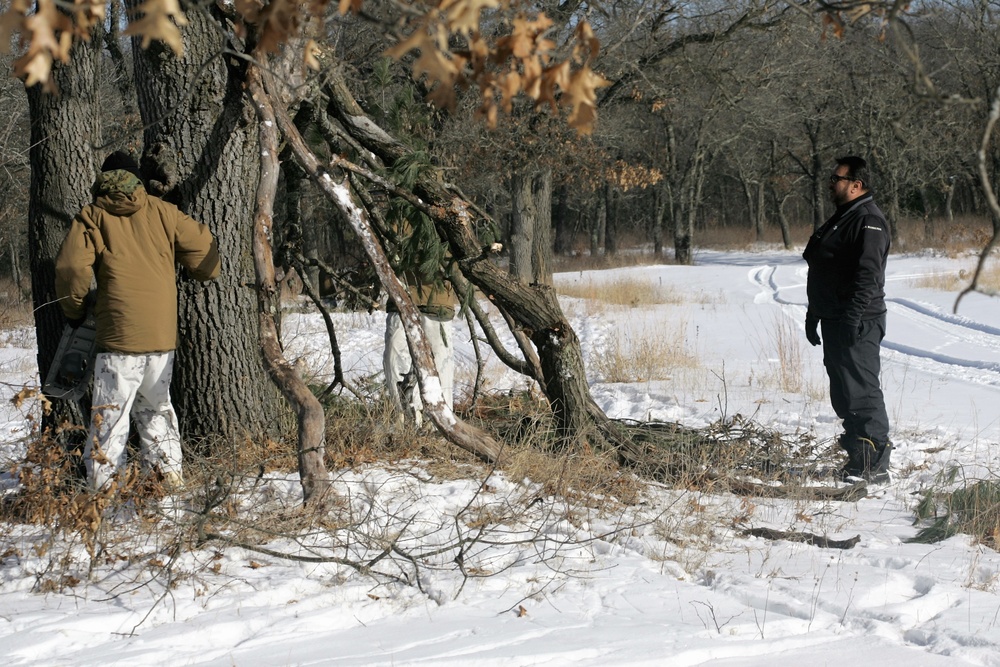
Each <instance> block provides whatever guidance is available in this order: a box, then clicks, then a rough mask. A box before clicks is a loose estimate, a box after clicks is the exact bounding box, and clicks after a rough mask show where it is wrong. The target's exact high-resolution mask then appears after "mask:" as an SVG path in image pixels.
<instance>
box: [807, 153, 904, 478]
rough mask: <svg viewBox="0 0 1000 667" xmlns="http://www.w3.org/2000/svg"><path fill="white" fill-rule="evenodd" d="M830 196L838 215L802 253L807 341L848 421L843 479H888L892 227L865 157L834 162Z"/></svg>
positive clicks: (836, 405)
mask: <svg viewBox="0 0 1000 667" xmlns="http://www.w3.org/2000/svg"><path fill="white" fill-rule="evenodd" d="M830 198H831V200H832V201H833V203H834V204H835V205H836V206H837V210H836V211H834V213H833V216H832V217H831V218H830V219H829V220H827V221H826V223H825V224H823V225H822V226H821V227H820V228H819V229H817V230H816V232H815V233H814V234H813V235H812V237H811V238H810V239H809V243H808V244H807V245H806V249H805V252H803V253H802V256H803V257H804V258H805V260H806V263H807V264H808V265H809V274H808V278H807V280H806V293H807V296H808V299H809V306H808V311H807V313H806V338H807V339H808V340H809V342H810V343H811V344H813V345H820V344H821V343H822V345H823V364H824V365H825V366H826V371H827V375H828V376H829V378H830V401H831V403H832V404H833V409H834V412H836V413H837V416H838V417H840V418H841V419H842V420H843V421H844V433H843V434H842V435H841V436H840V446H841V447H843V448H844V449H845V450H847V457H848V459H847V464H846V465H845V466H844V468H843V470H841V476H842V477H843V478H844V479H848V478H863V479H866V480H869V481H879V482H881V481H887V480H888V477H889V456H890V454H891V453H892V445H891V444H890V442H889V417H888V415H887V414H886V410H885V399H884V397H883V395H882V389H881V387H880V386H879V371H880V367H881V360H880V357H879V346H880V344H881V342H882V339H883V338H884V337H885V319H886V317H885V316H886V306H885V291H884V287H885V266H886V259H887V257H888V255H889V228H888V225H887V224H886V220H885V215H884V214H883V213H882V211H881V210H879V208H878V206H876V205H875V202H874V201H873V196H872V192H871V176H870V175H869V171H868V164H867V163H866V162H865V160H863V159H862V158H860V157H857V156H847V157H842V158H839V159H838V160H837V166H836V168H835V169H834V172H833V174H832V175H831V176H830ZM820 328H821V329H822V340H821V339H820V333H819V329H820Z"/></svg>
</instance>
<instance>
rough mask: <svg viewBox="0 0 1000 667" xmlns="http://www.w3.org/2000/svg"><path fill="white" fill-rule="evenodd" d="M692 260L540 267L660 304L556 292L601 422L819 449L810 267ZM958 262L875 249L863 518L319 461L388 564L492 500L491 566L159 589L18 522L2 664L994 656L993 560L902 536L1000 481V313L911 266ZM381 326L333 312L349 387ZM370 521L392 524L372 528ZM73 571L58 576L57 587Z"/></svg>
mask: <svg viewBox="0 0 1000 667" xmlns="http://www.w3.org/2000/svg"><path fill="white" fill-rule="evenodd" d="M696 261H697V265H696V266H693V267H678V266H656V267H641V268H629V269H615V270H609V271H596V272H582V273H566V274H560V275H558V276H557V277H556V282H557V284H558V285H560V286H565V287H567V289H568V288H570V287H572V285H573V284H574V283H580V284H586V283H588V282H602V281H603V282H612V281H625V282H633V283H644V284H648V285H649V286H650V287H651V288H653V289H657V290H663V291H665V292H668V293H670V294H672V295H674V296H675V298H671V299H668V301H670V302H669V303H663V304H658V305H650V306H637V307H634V308H626V307H618V306H611V305H607V304H602V303H596V302H594V301H590V300H586V299H581V298H565V299H563V302H564V306H565V308H566V310H567V313H568V314H569V315H570V316H571V319H572V323H573V325H574V327H576V329H577V332H578V334H579V335H580V338H581V340H582V342H583V346H584V350H585V353H586V354H587V355H588V362H589V364H590V366H589V367H590V369H591V370H590V372H591V383H592V388H593V393H594V396H595V398H596V399H597V401H598V402H599V404H600V405H601V407H602V408H603V409H604V410H605V411H606V412H608V413H609V414H610V415H612V416H615V417H628V418H634V419H643V420H646V419H654V420H667V421H680V422H683V423H685V424H688V425H693V426H700V425H706V424H709V423H712V422H715V421H717V420H719V419H722V418H725V419H728V418H732V417H733V416H735V415H744V416H747V417H752V418H753V419H754V420H756V421H757V422H759V423H761V424H764V425H766V426H769V427H771V428H774V429H777V430H779V431H781V432H783V433H787V434H802V433H806V434H810V435H812V436H814V437H815V438H817V439H818V440H820V441H829V440H830V439H831V438H833V437H834V436H836V434H837V433H838V431H839V424H838V422H837V420H836V418H835V416H834V415H833V413H832V410H831V409H830V407H829V404H828V400H827V397H826V390H825V374H824V372H823V368H822V356H821V352H820V350H819V348H812V347H810V346H809V345H808V344H807V343H806V342H805V339H804V335H803V332H802V324H801V323H802V320H803V319H804V314H805V273H806V268H805V265H804V263H803V262H802V261H801V259H800V258H799V255H798V254H797V253H793V252H788V253H786V252H777V251H768V252H758V253H748V252H744V253H734V252H708V251H706V252H700V253H698V254H697V255H696ZM973 264H974V261H973V259H971V258H962V259H950V258H946V257H936V256H929V255H921V256H905V257H900V256H893V257H891V258H890V263H889V271H888V282H887V286H886V291H887V296H888V301H889V318H888V336H887V338H886V340H885V342H884V344H883V345H884V348H883V387H884V390H885V394H886V403H887V407H888V409H889V414H890V418H891V420H892V422H893V436H892V437H893V441H894V443H895V446H896V450H895V453H894V458H893V468H894V472H895V479H894V480H893V482H892V483H890V484H889V485H887V486H885V487H882V488H880V489H878V490H875V491H874V492H873V493H871V494H870V495H869V497H868V498H866V499H864V500H861V501H858V502H854V503H842V502H818V501H807V500H801V499H800V500H768V499H761V498H753V499H743V498H738V497H734V496H730V495H728V494H722V495H711V496H710V495H702V494H698V493H694V492H686V491H677V490H671V489H664V488H659V487H657V486H652V487H651V488H650V489H649V490H648V492H647V493H646V495H645V496H644V498H643V502H641V503H639V504H637V505H632V506H621V505H616V504H613V503H609V504H607V505H605V506H603V507H595V508H591V509H587V508H585V507H579V506H577V507H572V508H568V507H566V506H564V505H562V504H561V503H560V502H559V501H558V499H554V498H547V497H545V498H542V497H541V496H540V495H539V494H540V491H539V490H538V489H536V488H534V487H533V486H532V485H531V484H530V483H515V482H514V481H511V480H508V479H505V478H504V477H503V476H501V475H493V476H491V477H490V478H489V479H488V480H481V479H479V480H476V479H448V478H442V477H434V476H433V475H432V474H431V473H430V472H429V471H428V469H427V465H426V464H425V463H423V462H411V463H403V464H400V465H399V466H394V467H393V468H391V469H387V468H379V467H362V468H359V469H356V470H345V471H337V482H336V483H337V488H338V491H339V492H340V493H341V494H342V495H343V496H345V497H349V498H351V499H352V502H355V503H358V504H359V505H364V506H365V507H367V508H369V509H370V510H372V511H371V514H370V516H373V517H378V516H383V517H384V516H392V517H396V520H398V521H402V522H403V523H405V524H406V527H405V530H406V531H409V532H407V533H405V539H406V540H408V541H407V542H406V543H405V544H403V546H404V548H405V549H406V550H409V551H411V552H415V551H418V550H420V549H422V548H425V549H430V548H433V547H434V546H435V545H447V544H449V543H452V542H454V541H455V540H456V539H457V538H459V537H461V534H460V533H461V531H462V530H463V528H461V527H459V528H456V527H454V526H453V525H452V524H462V525H463V526H465V527H466V528H468V526H470V525H472V522H469V521H466V522H465V523H464V524H463V523H462V522H445V523H444V524H442V523H441V522H439V521H435V519H436V518H440V517H451V516H455V515H456V514H461V515H462V516H467V515H468V512H469V507H470V506H472V505H475V506H476V507H486V508H491V511H495V510H496V508H500V507H503V508H508V509H509V510H510V512H511V515H510V519H509V520H508V521H501V522H498V523H494V524H492V525H491V528H490V529H489V530H490V532H489V534H488V536H489V538H490V540H489V543H488V544H487V543H486V542H485V541H484V542H483V543H480V544H476V545H474V548H471V549H470V550H469V552H468V553H467V554H466V556H467V562H466V566H467V568H466V572H471V573H473V575H475V574H480V575H491V576H478V577H477V576H472V577H470V578H468V579H466V578H464V577H463V576H462V574H461V573H460V572H459V571H458V568H457V567H454V565H453V563H451V560H453V559H454V552H453V551H452V552H447V553H446V555H445V556H442V560H441V561H440V566H439V567H423V568H421V569H420V572H419V575H420V576H419V585H403V584H398V583H392V582H391V581H389V580H388V579H387V578H386V577H382V578H381V579H380V578H378V577H371V576H362V575H359V574H356V573H354V572H353V571H352V570H351V569H349V568H346V567H344V566H342V565H338V564H336V563H331V562H309V561H308V560H300V561H291V560H287V559H281V558H277V557H273V556H269V555H267V554H261V553H259V552H250V551H245V550H243V549H240V548H236V547H229V548H222V547H218V546H213V545H212V544H211V543H209V545H208V546H207V547H206V548H204V549H188V550H184V551H183V552H180V553H174V554H172V555H173V560H171V569H170V572H172V573H173V574H174V575H178V574H183V576H174V578H173V580H172V582H171V583H170V585H169V586H167V585H164V581H163V577H161V576H158V575H157V572H160V573H162V572H165V571H166V569H165V568H163V567H160V566H161V565H162V562H161V561H166V560H170V558H169V556H170V555H171V554H170V553H167V551H168V550H167V548H166V546H165V545H164V544H161V543H160V542H159V541H158V539H159V538H158V537H157V536H156V534H155V531H154V532H153V533H152V534H151V535H150V536H148V537H147V538H145V539H147V540H148V542H147V543H146V544H145V545H144V548H145V554H146V555H145V557H144V559H143V558H136V557H134V556H133V557H132V559H131V560H115V559H114V558H105V559H103V560H102V561H101V562H98V563H90V561H89V559H88V557H87V555H86V552H85V551H83V549H82V547H81V546H80V545H79V544H75V543H74V542H73V540H72V539H71V538H69V537H67V538H66V540H64V542H63V543H60V544H58V545H55V546H54V545H53V544H52V543H51V541H46V540H45V539H44V536H43V535H41V534H40V533H39V531H38V530H37V529H36V528H34V527H30V526H13V525H0V530H2V531H3V532H4V533H5V535H4V536H3V542H2V543H0V561H2V564H0V642H2V646H3V649H4V651H3V652H4V654H5V655H6V660H7V662H8V664H11V665H25V664H33V665H117V664H121V665H239V666H251V665H260V666H264V665H267V666H270V665H497V666H501V665H502V666H503V667H512V666H515V665H517V666H520V665H552V666H556V665H595V666H597V665H600V666H606V665H670V666H671V667H674V666H683V665H703V664H712V665H764V664H766V665H768V666H769V667H780V666H782V665H796V666H799V665H802V664H809V665H817V666H818V665H826V664H830V665H838V666H842V665H845V664H856V665H867V664H906V665H916V666H920V665H938V664H941V665H944V664H978V665H1000V596H998V595H997V590H998V585H1000V584H998V575H1000V554H997V553H996V552H994V551H992V550H990V549H988V548H986V547H983V546H981V545H977V544H975V543H974V542H973V541H972V540H970V539H969V538H968V537H966V536H962V535H959V536H955V537H952V538H950V539H948V540H946V541H944V542H940V543H937V544H931V545H927V544H915V543H910V542H908V541H907V540H908V539H909V538H911V537H913V536H914V535H915V533H916V531H917V528H916V527H915V526H914V525H913V522H914V511H913V510H914V507H915V505H916V503H917V502H918V500H919V498H920V497H921V495H922V493H923V492H924V491H926V490H927V489H929V488H933V487H941V486H942V485H943V484H944V482H943V481H942V480H943V478H944V476H945V475H946V474H948V473H949V472H950V471H957V473H958V478H959V479H960V480H970V479H992V478H995V477H996V473H997V471H998V470H1000V446H998V443H1000V308H998V305H1000V304H998V302H997V301H996V300H991V299H988V298H986V297H982V296H979V295H970V296H968V297H966V299H965V300H964V301H963V302H962V306H961V309H960V310H959V312H958V313H957V314H953V313H952V306H953V303H954V299H955V294H954V293H950V292H944V291H937V290H934V289H930V288H928V287H926V286H925V285H926V284H927V280H926V278H927V277H928V276H932V275H934V274H944V273H956V272H958V271H959V270H962V269H965V270H970V269H971V268H972V267H973ZM678 295H679V296H678ZM383 317H384V316H382V315H379V314H376V315H372V316H369V315H365V314H342V315H339V316H338V317H337V326H338V336H339V340H340V341H341V345H342V352H343V355H344V366H345V368H346V369H347V370H348V371H349V374H350V375H351V376H352V377H355V378H358V377H362V376H370V375H372V374H373V373H376V372H377V371H378V369H379V367H380V363H381V349H382V326H383ZM456 331H459V332H461V328H460V327H457V328H456ZM30 333H31V332H23V331H22V332H6V333H5V334H3V336H4V337H3V340H0V344H3V347H0V379H2V380H3V381H4V382H5V385H4V386H5V387H6V388H7V390H8V391H9V393H10V394H13V393H15V392H16V391H18V390H19V389H20V388H21V387H22V386H23V385H24V384H25V383H31V382H33V380H32V378H31V366H32V363H33V358H34V353H33V351H32V350H31V349H30V342H31V335H30ZM285 335H286V339H287V345H288V349H289V351H290V353H292V354H294V355H302V356H303V357H304V358H305V360H306V362H307V364H308V366H309V367H310V368H311V369H312V370H313V371H314V372H315V373H316V374H317V376H318V379H322V377H324V376H325V375H326V374H329V372H330V368H331V367H332V362H331V360H330V359H329V358H328V356H329V355H328V353H327V352H325V351H324V341H325V332H324V329H323V326H322V322H321V321H320V319H319V318H318V317H317V316H315V315H312V314H308V313H306V314H293V315H289V316H288V318H287V319H286V324H285ZM460 338H461V339H462V340H461V341H460V344H459V361H458V363H459V365H460V366H461V367H463V368H464V369H465V370H463V371H462V372H461V374H460V379H461V381H462V385H461V387H460V391H461V390H462V389H463V388H465V387H467V385H468V384H469V383H470V382H471V379H472V371H471V369H472V367H473V366H474V360H473V355H472V348H471V345H470V343H469V340H468V334H467V332H461V333H460ZM663 339H670V340H673V341H675V342H676V344H677V345H678V346H680V347H682V348H683V349H684V351H685V352H686V354H687V355H688V356H689V357H691V358H694V359H696V360H697V362H696V363H691V364H688V365H685V366H678V367H676V368H673V369H671V370H670V372H669V374H667V375H664V376H663V377H653V378H650V379H648V380H644V381H642V382H634V383H608V382H604V379H605V378H603V377H600V374H599V373H598V372H597V371H596V370H595V369H600V368H601V367H602V365H601V363H600V362H601V357H602V356H606V355H607V354H608V350H609V349H610V346H612V345H613V344H614V341H615V340H624V341H628V342H629V343H630V344H634V345H639V344H642V343H643V342H644V341H650V340H663ZM489 368H490V372H489V376H488V384H489V387H490V388H492V389H504V388H510V387H521V386H525V385H524V381H523V380H521V379H519V378H516V377H513V376H512V375H511V374H509V373H507V372H505V371H504V370H503V369H502V368H501V367H500V365H499V363H497V362H495V361H494V362H491V364H490V366H489ZM789 371H791V373H789ZM789 374H790V375H791V376H792V378H793V380H795V381H791V380H789ZM783 377H784V378H785V379H784V380H783V379H782V378H783ZM0 410H2V411H0V425H2V438H3V440H4V442H3V443H2V445H0V470H3V469H6V468H8V467H9V466H10V465H11V464H12V463H13V462H15V461H17V460H18V459H19V458H20V457H21V456H22V455H23V446H22V445H21V444H20V442H19V438H21V437H22V435H23V433H24V431H25V429H26V422H25V420H24V417H23V415H22V412H21V411H20V410H17V409H15V408H14V407H13V406H11V405H7V404H6V403H5V404H4V405H3V407H2V408H0ZM0 484H2V488H3V489H6V490H7V492H9V491H10V490H11V489H12V488H13V487H14V482H13V480H12V479H11V478H10V477H9V475H4V476H2V477H0ZM252 493H253V494H256V496H254V497H256V498H264V497H267V498H270V499H272V501H273V499H275V498H277V499H285V501H287V502H288V504H289V505H294V504H295V496H296V494H297V493H298V485H297V481H296V479H295V478H294V477H288V478H281V477H279V476H275V475H271V476H268V477H266V478H265V479H263V481H262V482H260V484H258V486H256V487H255V488H254V490H253V491H252ZM248 502H250V501H249V500H248ZM463 511H465V514H462V513H463ZM120 520H121V521H123V522H127V521H128V520H129V519H128V518H127V517H126V518H123V519H120ZM134 520H135V519H134ZM749 527H754V528H774V529H777V530H783V531H790V530H796V531H805V532H810V533H814V534H819V535H825V536H828V537H830V538H834V539H848V538H851V537H854V536H859V537H860V541H859V543H858V544H857V545H856V546H854V547H853V548H851V549H832V548H829V549H828V548H820V547H815V546H810V545H806V544H802V543H795V542H787V541H780V540H778V541H774V540H767V539H763V538H756V537H748V536H745V535H743V534H742V532H741V531H742V530H744V529H746V528H749ZM380 529H381V530H382V531H383V532H384V533H385V534H389V533H392V534H394V535H398V534H403V533H400V532H399V531H402V530H404V529H403V528H402V527H401V524H392V525H390V523H385V524H382V525H381V526H380ZM456 531H458V532H456ZM466 534H467V533H466ZM309 539H313V538H312V537H310V536H307V537H306V538H302V539H299V540H297V541H293V540H290V539H288V538H286V537H283V538H276V539H275V540H274V541H273V542H272V543H269V544H267V547H268V548H271V549H273V550H275V551H281V552H284V553H294V554H297V555H299V556H309V555H311V554H316V553H320V552H321V551H322V548H323V545H321V544H318V543H316V544H314V543H312V542H309V541H308V540H309ZM315 539H317V540H319V538H318V537H317V538H315ZM56 547H58V548H56ZM357 548H358V549H359V552H360V551H363V548H362V547H357ZM368 548H370V547H368ZM4 549H6V551H4ZM53 553H57V554H58V555H59V556H58V558H56V557H55V556H53ZM390 560H391V559H390ZM390 560H387V561H385V562H386V563H388V562H390ZM404 565H405V564H403V565H400V566H399V567H403V566H404ZM88 568H91V569H88ZM392 571H394V572H397V573H399V572H402V570H400V569H397V570H392ZM67 573H76V574H75V576H74V579H79V581H75V580H74V581H70V582H69V584H67V581H66V579H65V577H66V576H67ZM53 576H62V577H63V579H62V581H61V583H62V584H63V585H62V586H56V587H55V588H56V589H60V588H61V592H58V591H55V592H47V593H42V592H38V589H39V588H43V589H44V588H46V587H45V586H43V585H42V584H43V583H44V582H46V581H49V580H50V579H51V577H53ZM50 588H51V587H50Z"/></svg>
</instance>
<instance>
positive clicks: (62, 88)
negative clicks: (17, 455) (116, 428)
mask: <svg viewBox="0 0 1000 667" xmlns="http://www.w3.org/2000/svg"><path fill="white" fill-rule="evenodd" d="M99 43H100V40H97V39H92V40H91V41H90V42H76V43H75V44H74V46H73V50H72V53H71V56H70V61H69V62H68V63H66V64H65V65H61V64H58V63H57V64H56V65H55V66H54V67H53V68H52V81H53V83H55V85H56V86H58V88H59V94H50V93H47V92H45V91H43V90H42V89H41V87H40V86H37V85H36V86H33V87H31V88H28V89H27V95H28V107H29V111H30V115H31V147H30V149H29V160H30V163H31V183H30V199H29V203H28V244H29V247H30V248H31V260H30V262H31V294H32V299H33V304H34V309H35V335H36V337H37V340H38V372H39V375H40V377H41V378H42V379H43V380H44V379H45V376H46V375H47V374H48V372H49V366H51V365H52V360H53V357H54V356H55V351H56V346H57V345H58V344H59V338H60V336H61V335H62V331H63V325H64V324H65V322H66V320H65V319H64V318H63V314H62V310H61V309H60V308H59V305H58V304H57V303H56V296H55V257H56V254H57V253H58V252H59V247H60V246H61V245H62V241H63V239H64V238H65V236H66V232H67V231H68V230H69V225H70V222H72V220H73V217H74V216H75V215H76V213H77V212H78V211H79V210H80V209H81V208H82V207H83V206H84V205H86V204H88V203H89V202H90V198H91V197H90V186H91V184H92V183H93V182H94V177H95V176H96V174H97V167H98V162H97V159H96V157H95V155H94V152H93V147H94V146H97V145H100V143H101V136H100V116H99V113H98V105H97V99H96V92H97V72H98V63H99V57H100V49H99ZM65 420H69V421H70V422H71V423H75V424H78V425H85V424H86V423H87V420H88V416H87V415H84V414H83V413H82V412H81V410H80V409H79V407H78V406H76V405H74V404H72V403H69V402H66V401H59V402H58V403H57V404H56V405H55V406H54V412H53V413H52V414H51V415H50V416H49V417H48V418H47V422H46V424H47V425H48V424H59V423H62V422H63V421H65Z"/></svg>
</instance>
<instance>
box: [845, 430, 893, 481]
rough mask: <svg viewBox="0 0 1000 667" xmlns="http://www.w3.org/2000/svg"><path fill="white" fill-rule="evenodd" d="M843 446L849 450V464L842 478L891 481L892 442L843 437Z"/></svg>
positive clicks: (848, 479) (847, 479) (846, 479)
mask: <svg viewBox="0 0 1000 667" xmlns="http://www.w3.org/2000/svg"><path fill="white" fill-rule="evenodd" d="M841 446H842V447H844V449H846V450H847V465H845V466H844V468H843V469H842V470H841V479H843V480H845V481H850V480H851V479H863V480H865V481H867V482H871V483H873V484H885V483H886V482H888V481H889V479H890V478H889V458H890V457H891V455H892V444H891V443H888V442H885V443H882V442H875V441H873V440H870V439H869V438H862V437H860V436H859V437H854V438H851V439H848V440H845V439H843V438H842V440H841Z"/></svg>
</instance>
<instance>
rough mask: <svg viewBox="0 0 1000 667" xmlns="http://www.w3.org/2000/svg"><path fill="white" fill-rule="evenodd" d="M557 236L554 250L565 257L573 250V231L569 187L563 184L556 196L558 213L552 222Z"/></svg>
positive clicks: (556, 212)
mask: <svg viewBox="0 0 1000 667" xmlns="http://www.w3.org/2000/svg"><path fill="white" fill-rule="evenodd" d="M552 223H553V225H552V230H553V233H554V234H555V243H554V244H553V250H554V252H555V254H557V255H565V254H567V253H569V252H570V251H571V250H572V249H573V229H572V226H571V225H570V211H569V186H568V185H566V184H565V183H563V184H562V185H560V186H559V189H558V190H557V194H556V211H555V216H554V217H553V220H552Z"/></svg>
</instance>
